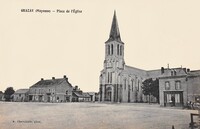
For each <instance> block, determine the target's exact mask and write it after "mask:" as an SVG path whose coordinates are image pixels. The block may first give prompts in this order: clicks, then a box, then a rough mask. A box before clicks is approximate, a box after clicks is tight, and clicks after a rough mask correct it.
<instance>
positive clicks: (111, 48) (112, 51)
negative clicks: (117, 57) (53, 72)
mask: <svg viewBox="0 0 200 129" xmlns="http://www.w3.org/2000/svg"><path fill="white" fill-rule="evenodd" d="M111 55H113V44H111Z"/></svg>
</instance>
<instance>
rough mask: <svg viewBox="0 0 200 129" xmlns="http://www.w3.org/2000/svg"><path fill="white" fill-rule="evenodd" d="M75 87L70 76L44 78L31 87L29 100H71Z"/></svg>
mask: <svg viewBox="0 0 200 129" xmlns="http://www.w3.org/2000/svg"><path fill="white" fill-rule="evenodd" d="M72 91H73V87H72V85H71V84H70V83H69V82H68V78H67V77H66V76H64V77H63V78H58V79H56V78H55V77H52V79H49V80H44V79H43V78H42V79H41V80H40V81H38V82H37V83H36V84H34V85H33V86H31V87H30V90H29V101H33V102H71V101H72Z"/></svg>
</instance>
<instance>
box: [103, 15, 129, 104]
mask: <svg viewBox="0 0 200 129" xmlns="http://www.w3.org/2000/svg"><path fill="white" fill-rule="evenodd" d="M124 66H125V62H124V43H123V42H122V41H121V36H120V32H119V27H118V23H117V17H116V12H114V16H113V20H112V25H111V29H110V35H109V38H108V40H107V41H106V42H105V60H104V69H103V70H102V71H101V75H100V90H99V91H100V101H110V102H117V101H118V98H117V96H118V87H119V85H118V84H119V83H120V82H119V81H120V73H121V72H122V71H123V70H124Z"/></svg>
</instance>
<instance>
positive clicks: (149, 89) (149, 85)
mask: <svg viewBox="0 0 200 129" xmlns="http://www.w3.org/2000/svg"><path fill="white" fill-rule="evenodd" d="M142 84H143V85H142V90H143V91H142V92H143V94H144V95H149V103H150V96H151V95H153V96H154V97H156V99H157V102H158V103H159V81H158V79H156V80H153V79H152V78H149V79H146V80H145V81H144V82H143V83H142Z"/></svg>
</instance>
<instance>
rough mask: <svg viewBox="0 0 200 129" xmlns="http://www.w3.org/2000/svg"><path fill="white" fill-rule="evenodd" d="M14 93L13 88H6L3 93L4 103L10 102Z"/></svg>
mask: <svg viewBox="0 0 200 129" xmlns="http://www.w3.org/2000/svg"><path fill="white" fill-rule="evenodd" d="M14 93H15V91H14V89H13V87H8V88H6V90H5V92H4V98H5V101H10V100H11V99H12V97H11V95H12V94H14Z"/></svg>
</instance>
